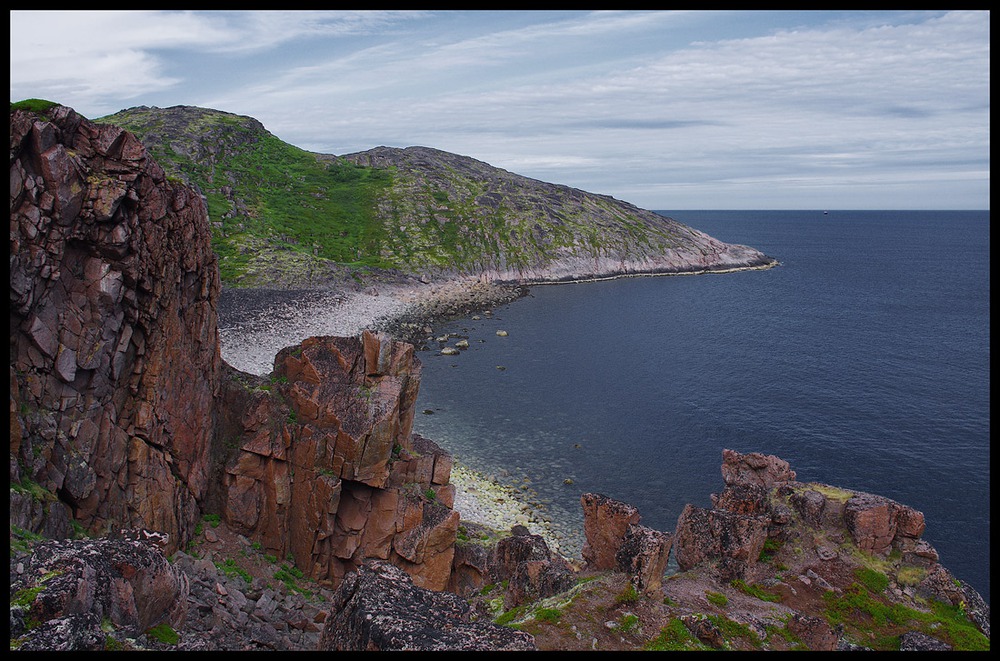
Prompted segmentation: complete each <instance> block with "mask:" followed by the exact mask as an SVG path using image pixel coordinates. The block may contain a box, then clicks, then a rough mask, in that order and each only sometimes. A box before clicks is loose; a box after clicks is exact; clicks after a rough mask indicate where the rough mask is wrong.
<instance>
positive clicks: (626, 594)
mask: <svg viewBox="0 0 1000 661" xmlns="http://www.w3.org/2000/svg"><path fill="white" fill-rule="evenodd" d="M637 601H639V592H638V591H637V590H636V589H635V586H634V585H632V583H629V584H628V585H626V586H625V589H624V590H622V591H621V592H620V593H619V594H618V596H617V597H615V603H616V604H619V605H622V604H634V603H635V602H637Z"/></svg>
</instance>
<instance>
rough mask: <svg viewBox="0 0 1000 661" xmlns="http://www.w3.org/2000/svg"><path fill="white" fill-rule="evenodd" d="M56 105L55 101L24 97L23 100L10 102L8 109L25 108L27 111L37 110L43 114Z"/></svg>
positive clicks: (12, 110)
mask: <svg viewBox="0 0 1000 661" xmlns="http://www.w3.org/2000/svg"><path fill="white" fill-rule="evenodd" d="M58 105H59V104H58V103H56V102H55V101H46V100H45V99H25V100H24V101H18V102H16V103H11V104H10V111H11V112H14V111H15V110H27V111H29V112H37V113H38V114H40V115H44V114H45V113H47V112H48V111H49V110H51V109H52V108H54V107H55V106H58Z"/></svg>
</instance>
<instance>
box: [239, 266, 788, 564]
mask: <svg viewBox="0 0 1000 661" xmlns="http://www.w3.org/2000/svg"><path fill="white" fill-rule="evenodd" d="M778 264H779V262H778V261H777V260H772V261H771V262H769V263H768V264H763V265H755V266H745V267H736V268H732V269H726V270H711V269H706V270H701V271H686V272H680V273H678V272H672V273H622V274H619V275H615V276H609V277H606V278H605V277H602V278H592V279H580V280H563V281H538V282H524V283H506V282H503V283H501V282H490V281H484V280H480V279H478V278H453V279H445V280H439V281H435V282H429V283H428V282H422V283H420V284H383V285H381V286H372V287H366V288H364V289H362V290H354V291H346V290H329V291H317V290H266V289H244V290H240V289H230V290H224V291H223V295H222V297H221V298H222V299H224V300H222V301H220V305H219V340H220V350H221V353H222V358H223V360H225V361H226V362H227V363H229V364H230V365H231V366H232V367H235V368H236V369H239V370H241V371H244V372H249V373H251V374H256V375H258V376H264V375H267V374H269V373H270V372H271V370H272V369H273V365H274V357H275V355H276V354H277V353H278V351H280V350H281V349H283V348H285V347H288V346H292V345H295V344H298V343H300V342H302V341H303V340H305V339H306V338H308V337H312V336H318V335H340V336H347V337H350V336H356V335H359V334H360V333H361V332H362V331H363V330H366V329H368V330H372V331H376V332H383V333H386V334H388V335H390V336H392V337H393V338H394V339H397V340H401V341H406V342H410V343H412V344H414V345H415V346H417V347H418V348H419V346H420V345H421V344H423V343H424V341H426V340H432V339H433V334H434V328H433V327H434V325H436V324H439V323H444V322H449V321H453V320H455V319H457V318H460V317H462V316H465V315H473V314H481V313H482V314H486V313H487V312H492V310H493V308H495V307H498V306H500V305H506V304H509V303H512V302H514V301H516V300H518V299H519V298H522V297H524V296H526V295H527V294H528V292H529V288H530V287H532V286H535V285H557V284H575V283H582V282H599V281H605V280H615V279H619V278H635V277H661V276H670V275H705V274H712V273H732V272H736V271H747V270H766V269H769V268H772V267H774V266H777V265H778ZM418 338H419V339H418ZM432 440H433V439H432ZM450 482H451V484H453V485H455V504H454V509H455V510H456V511H458V512H459V513H460V516H461V520H462V521H467V522H471V523H476V524H480V525H485V526H488V527H490V528H494V529H496V530H499V531H508V530H510V528H511V527H512V526H514V525H518V524H519V525H524V526H525V527H526V528H528V530H529V531H530V532H531V533H533V534H538V535H540V536H541V537H542V538H543V539H545V542H546V543H547V544H548V545H549V548H550V549H551V550H552V551H553V552H554V553H558V554H560V555H563V556H564V557H566V558H567V559H574V558H576V559H578V555H579V554H578V553H572V554H569V555H565V552H566V551H567V550H568V549H573V548H574V547H576V546H580V543H579V542H580V540H579V539H575V538H574V537H575V536H573V535H570V533H568V532H560V526H559V525H556V524H557V523H558V522H553V521H552V520H551V519H550V517H549V515H548V514H547V513H546V511H545V509H544V506H542V507H538V506H535V505H532V504H530V503H529V502H528V500H527V498H526V495H527V494H522V493H521V492H520V491H518V489H517V488H516V487H514V486H510V485H507V484H504V483H503V482H501V481H500V480H499V479H496V478H494V477H491V476H489V475H486V474H484V473H482V472H479V471H476V470H474V469H472V468H470V467H468V466H465V465H463V464H462V463H461V462H460V461H459V460H457V459H455V460H454V466H453V469H452V475H451V480H450ZM582 534H583V531H582V530H581V531H579V535H582Z"/></svg>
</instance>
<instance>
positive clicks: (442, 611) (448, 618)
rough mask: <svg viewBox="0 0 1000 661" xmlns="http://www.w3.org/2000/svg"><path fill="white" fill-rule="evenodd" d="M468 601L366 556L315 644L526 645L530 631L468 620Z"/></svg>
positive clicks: (364, 647)
mask: <svg viewBox="0 0 1000 661" xmlns="http://www.w3.org/2000/svg"><path fill="white" fill-rule="evenodd" d="M472 616H473V611H472V609H471V607H470V606H469V604H468V602H466V601H465V600H464V599H461V598H460V597H458V596H457V595H454V594H451V593H448V592H434V591H431V590H426V589H423V588H420V587H417V586H415V585H413V582H412V580H411V579H410V577H409V576H408V575H407V574H406V573H405V572H403V571H402V570H401V569H399V568H398V567H395V566H394V565H392V564H389V563H386V562H382V561H378V560H370V561H368V562H366V563H365V564H363V565H361V566H360V567H359V568H358V570H357V571H356V572H352V573H351V574H349V575H347V576H346V577H345V578H344V581H343V583H341V585H340V587H339V588H338V589H337V591H336V592H335V593H334V595H333V598H332V599H331V603H330V616H329V617H328V618H327V620H326V622H325V623H324V626H323V633H322V635H321V637H320V641H319V645H318V649H319V650H320V651H325V652H333V651H337V652H363V651H368V652H388V651H442V650H449V651H483V652H485V651H490V652H492V651H530V650H534V649H536V647H535V644H534V638H533V637H532V636H531V634H528V633H525V632H522V631H516V630H514V629H509V628H507V627H502V626H498V625H495V624H493V623H492V622H489V621H484V620H478V621H473V618H472Z"/></svg>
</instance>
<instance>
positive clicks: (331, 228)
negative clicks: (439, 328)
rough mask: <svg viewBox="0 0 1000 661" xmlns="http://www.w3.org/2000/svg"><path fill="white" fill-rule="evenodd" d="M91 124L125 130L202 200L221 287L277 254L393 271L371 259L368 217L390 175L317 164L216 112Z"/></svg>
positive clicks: (377, 228) (373, 242)
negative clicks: (263, 258)
mask: <svg viewBox="0 0 1000 661" xmlns="http://www.w3.org/2000/svg"><path fill="white" fill-rule="evenodd" d="M96 121H100V122H105V123H110V124H116V125H118V126H121V127H123V128H125V129H127V130H129V131H132V132H133V133H135V134H136V135H137V136H138V137H139V138H140V139H141V140H143V142H144V143H145V145H146V147H147V149H149V151H150V153H151V154H152V155H153V157H154V158H155V159H156V160H157V161H158V162H159V163H160V164H161V165H162V166H163V167H164V169H165V170H166V171H167V173H168V174H169V175H172V176H175V177H178V178H180V179H182V180H184V181H186V182H188V183H190V184H194V185H195V186H197V187H198V188H199V189H200V190H201V191H202V193H203V194H204V195H205V197H206V199H207V202H208V211H209V217H210V218H211V220H212V222H213V248H214V249H215V251H216V252H217V253H218V255H219V257H220V260H219V261H220V270H221V275H222V279H223V282H226V283H227V284H234V283H236V282H238V281H239V280H240V279H241V278H243V279H244V280H247V279H249V280H251V281H253V280H254V279H255V278H254V277H253V274H252V270H253V269H252V267H253V264H254V261H255V260H257V259H259V258H261V256H262V254H268V255H270V256H272V257H273V256H274V255H277V254H284V255H285V259H284V260H282V261H281V262H280V264H281V265H283V266H285V267H293V264H294V263H295V262H296V261H300V262H313V261H323V260H327V261H331V262H336V263H338V264H344V265H348V266H351V267H358V268H363V267H393V266H396V264H394V263H392V262H391V261H387V260H384V259H382V258H381V257H380V250H379V246H380V245H381V242H382V240H383V236H382V234H383V231H382V225H381V223H380V222H378V220H377V219H376V218H375V217H374V213H373V211H374V208H375V200H376V199H377V198H378V197H379V196H380V195H381V194H382V192H383V191H384V190H385V189H386V188H387V187H389V186H390V185H391V183H392V178H393V175H392V172H391V171H390V170H377V169H374V168H364V167H359V166H356V165H353V164H350V163H347V162H346V161H343V160H341V159H330V160H319V159H318V158H317V156H316V155H315V154H312V153H310V152H307V151H305V150H302V149H299V148H298V147H294V146H292V145H289V144H287V143H285V142H283V141H281V140H279V139H278V138H276V137H275V136H273V135H271V134H270V133H268V132H267V131H265V130H264V129H263V127H262V126H260V125H259V123H257V122H256V120H252V119H250V118H248V117H241V116H238V115H231V114H228V113H222V112H217V111H207V110H201V109H194V108H192V109H187V111H186V112H184V113H183V115H182V116H181V115H180V114H179V113H174V114H171V115H164V114H163V113H162V112H161V111H159V110H158V109H148V108H134V109H130V110H125V111H122V112H119V113H117V114H114V115H109V116H107V117H103V118H101V119H99V120H96ZM262 275H264V276H265V277H266V274H262ZM247 276H250V277H249V278H248V277H247ZM247 284H252V282H251V283H247Z"/></svg>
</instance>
